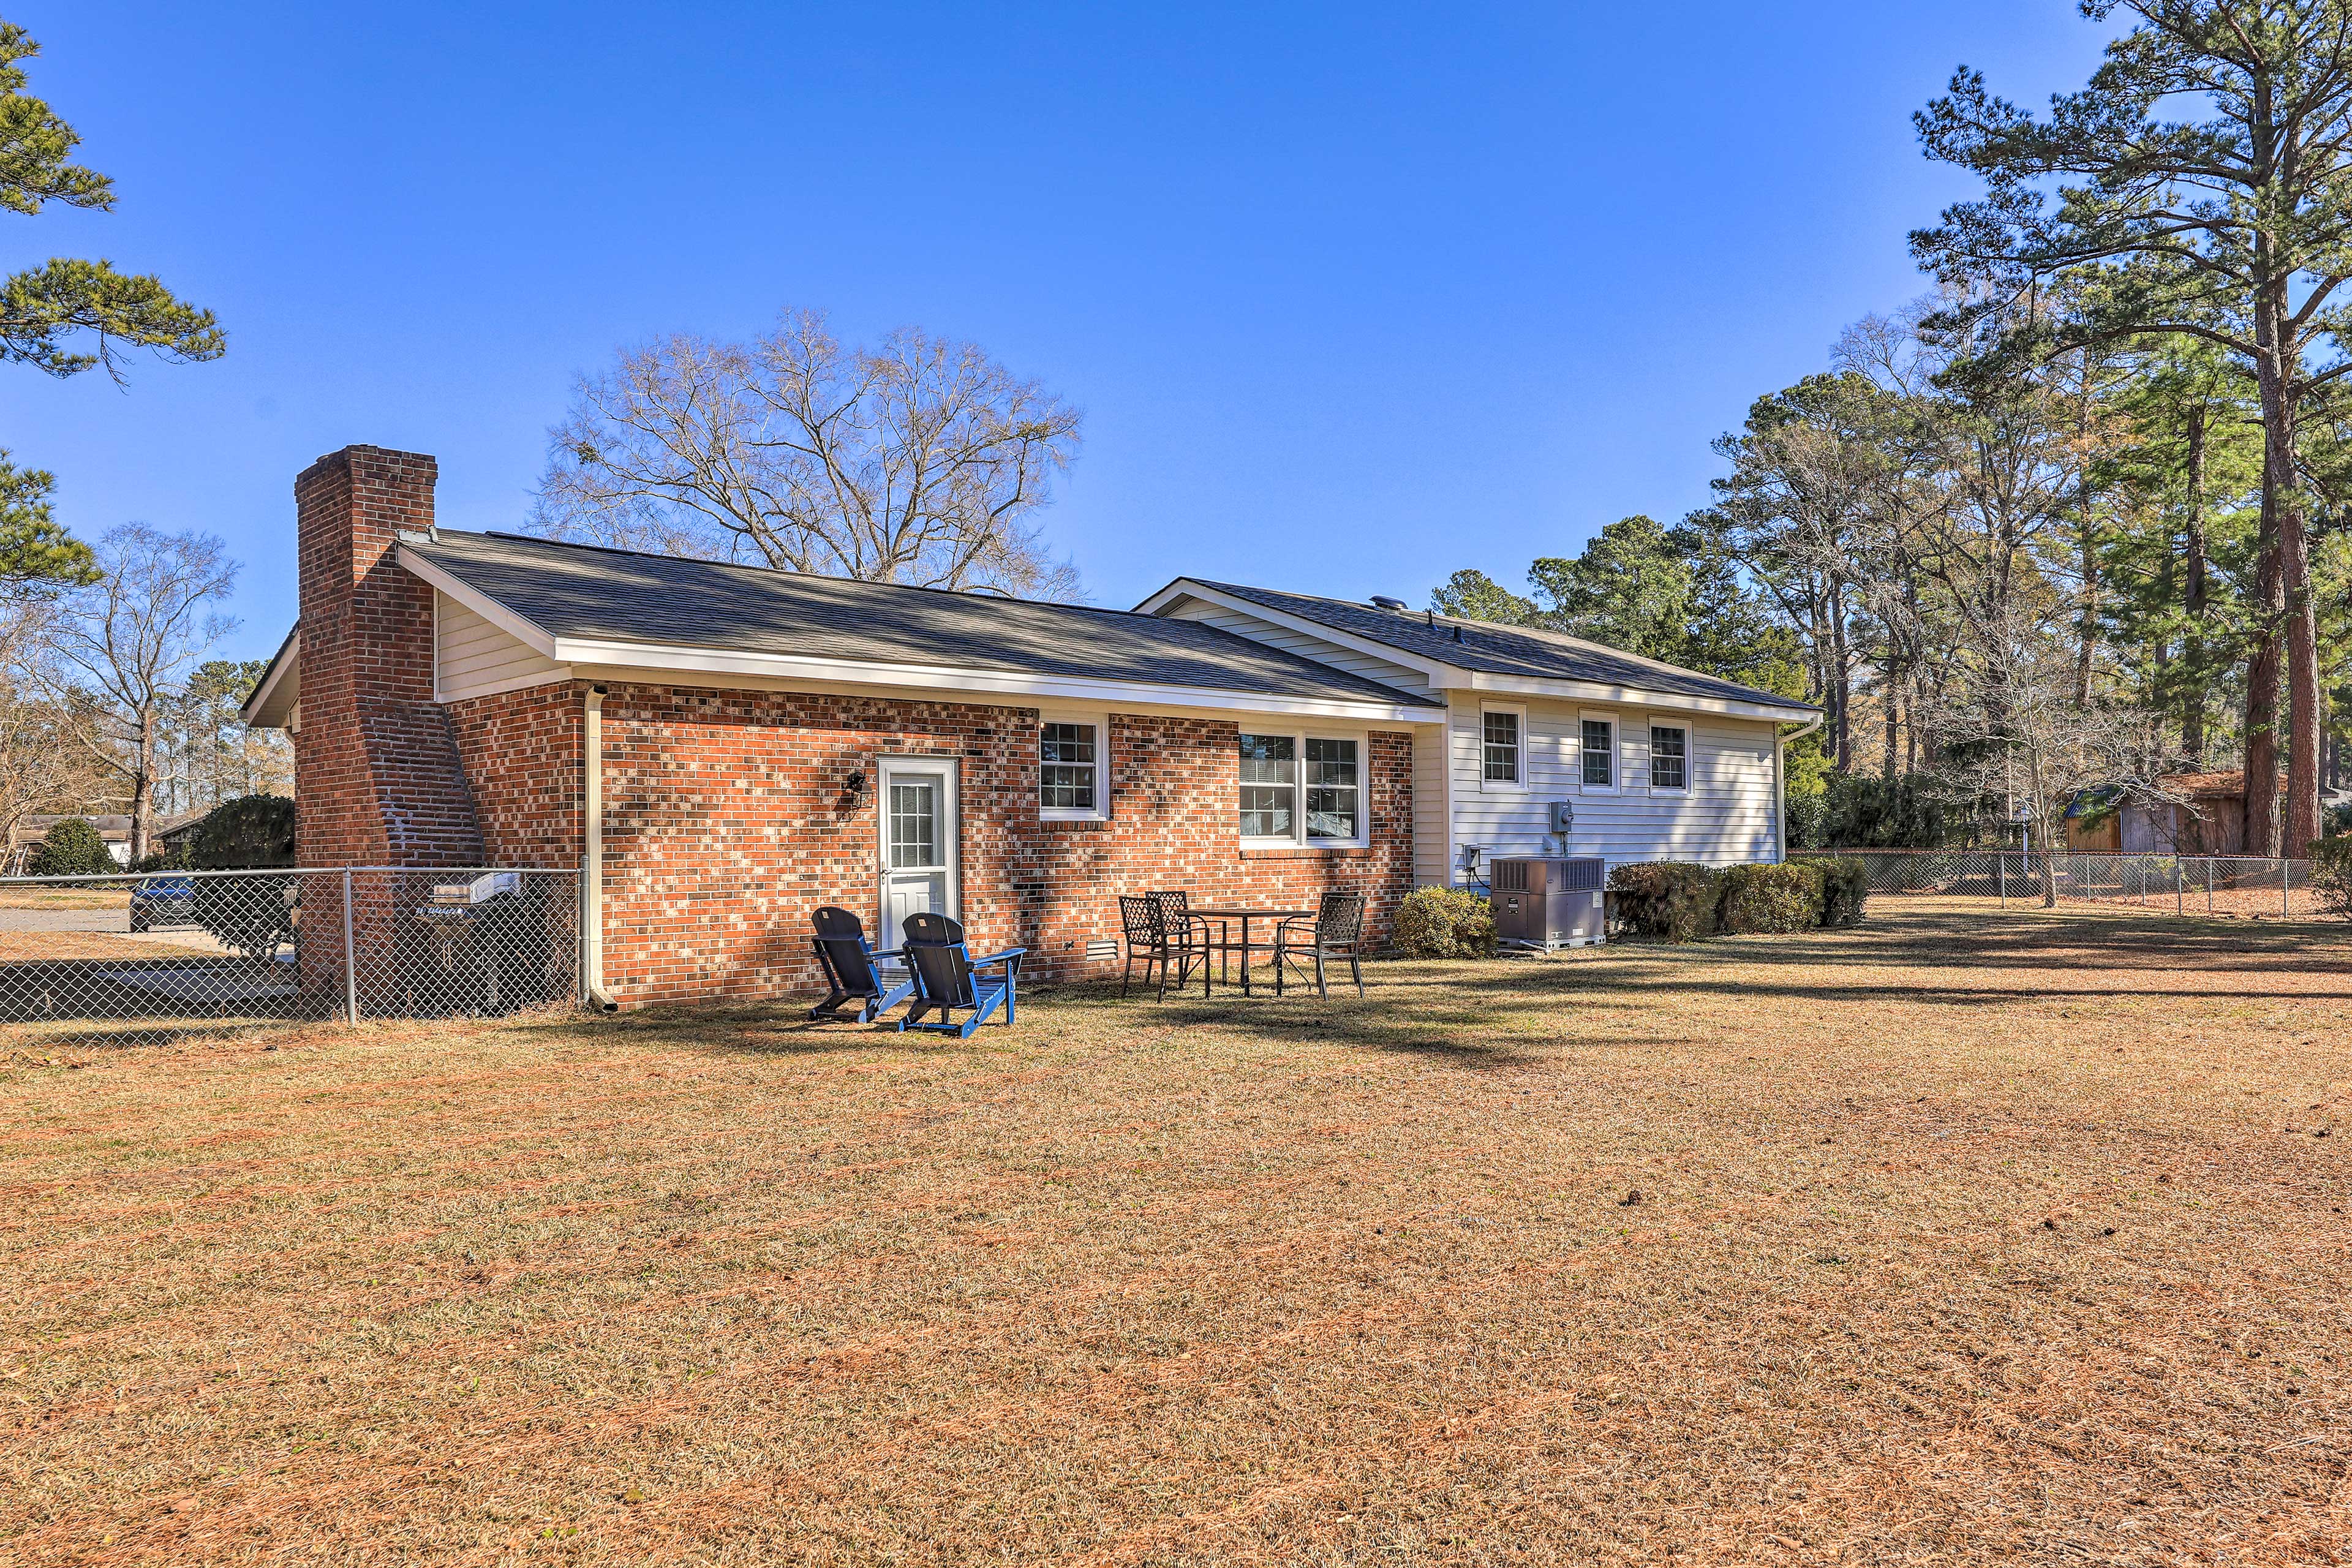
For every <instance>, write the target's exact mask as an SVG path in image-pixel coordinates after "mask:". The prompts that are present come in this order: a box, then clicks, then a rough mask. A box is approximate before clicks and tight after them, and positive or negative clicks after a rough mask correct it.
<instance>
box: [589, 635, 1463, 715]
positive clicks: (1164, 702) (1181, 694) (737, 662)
mask: <svg viewBox="0 0 2352 1568" xmlns="http://www.w3.org/2000/svg"><path fill="white" fill-rule="evenodd" d="M548 657H549V658H552V659H554V660H555V661H556V662H557V663H558V664H569V665H572V666H575V667H579V666H589V665H593V666H601V667H603V668H608V669H614V670H629V671H635V672H640V674H641V675H643V676H652V677H656V678H658V677H660V676H663V675H672V674H674V675H677V676H683V677H686V678H687V679H684V680H681V681H678V682H677V684H680V685H688V686H713V685H720V684H723V683H724V682H723V680H715V679H712V678H713V677H726V676H746V677H755V678H761V679H772V680H783V681H790V682H792V683H793V684H795V685H808V686H815V687H819V688H824V687H833V686H861V687H881V688H888V689H919V690H926V691H948V692H961V693H968V694H970V695H972V696H976V697H983V698H997V699H1001V700H1013V701H1015V702H1017V703H1018V704H1019V705H1020V706H1023V707H1034V706H1035V705H1036V704H1037V703H1039V702H1041V701H1044V702H1069V703H1077V704H1084V705H1088V706H1093V707H1098V708H1109V709H1116V710H1118V711H1120V712H1126V711H1128V710H1130V709H1133V708H1135V707H1137V706H1142V707H1149V708H1181V709H1192V710H1208V711H1217V712H1243V713H1286V714H1296V715H1298V716H1300V717H1302V718H1310V719H1354V720H1361V721H1369V722H1373V723H1383V724H1430V723H1436V722H1438V721H1439V719H1440V717H1441V716H1440V715H1439V713H1438V712H1437V711H1436V710H1433V709H1428V708H1423V707H1419V706H1409V705H1406V704H1403V703H1394V702H1377V701H1363V702H1351V701H1349V700H1346V699H1344V698H1323V697H1284V696H1279V695H1276V694H1274V693H1271V692H1262V691H1234V690H1226V689H1219V688H1214V687H1199V686H1163V685H1157V684H1153V683H1150V682H1146V681H1128V680H1099V679H1092V678H1090V677H1085V676H1066V675H1030V674H1024V673H1020V672H1016V671H1011V670H992V669H973V668H969V667H964V666H944V665H917V664H869V663H866V662H864V661H862V660H848V659H835V658H808V657H805V656H803V655H800V654H773V653H751V652H746V651H743V650H741V649H732V648H707V647H674V646H670V645H666V644H660V643H635V642H592V641H588V640H585V639H580V638H572V637H558V638H555V639H554V642H553V647H552V648H551V650H550V651H549V653H548Z"/></svg>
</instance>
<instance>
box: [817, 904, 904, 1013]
mask: <svg viewBox="0 0 2352 1568" xmlns="http://www.w3.org/2000/svg"><path fill="white" fill-rule="evenodd" d="M809 918H810V919H811V921H814V923H815V925H816V941H815V946H816V961H817V963H819V964H820V965H821V966H823V968H824V983H825V984H826V985H827V986H828V987H830V989H829V990H828V992H827V993H826V995H825V998H824V1001H822V1002H820V1003H818V1004H817V1005H815V1006H814V1007H812V1008H810V1009H809V1017H810V1018H811V1019H812V1020H814V1021H815V1022H817V1023H826V1022H830V1021H833V1020H835V1019H839V1018H841V1017H843V1016H845V1015H844V1014H843V1013H842V1009H843V1008H844V1007H845V1006H847V1005H849V1004H850V1003H852V1002H855V1003H856V1004H857V1021H858V1022H859V1023H861V1024H870V1023H872V1022H874V1020H875V1019H877V1018H878V1017H880V1016H882V1015H883V1014H885V1013H887V1012H888V1011H889V1010H890V1009H891V1008H893V1007H896V1006H897V1005H898V1004H899V1003H901V1002H904V1001H905V1000H906V999H907V998H908V997H909V996H912V995H913V994H915V982H914V979H913V977H912V976H911V975H910V976H909V977H908V978H907V979H906V980H904V981H901V982H900V983H899V984H896V985H889V986H886V985H884V984H883V982H882V974H881V972H880V971H879V970H878V969H877V968H876V967H875V960H877V959H882V958H896V957H898V950H897V949H895V948H893V949H891V950H889V951H887V952H876V951H875V949H874V948H873V946H872V945H871V944H870V943H868V942H866V923H865V922H864V921H860V920H859V919H858V918H857V917H856V915H854V914H852V913H850V912H849V911H848V910H845V909H842V908H840V907H839V906H837V905H834V904H827V905H825V906H824V908H823V909H821V910H817V911H816V913H814V915H812V916H810V917H809Z"/></svg>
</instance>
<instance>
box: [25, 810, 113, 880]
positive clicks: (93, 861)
mask: <svg viewBox="0 0 2352 1568" xmlns="http://www.w3.org/2000/svg"><path fill="white" fill-rule="evenodd" d="M119 870H121V867H120V866H118V865H116V864H115V863H114V856H113V854H112V853H111V852H110V851H109V850H108V848H107V847H106V840H105V839H103V838H101V837H99V836H98V829H97V828H95V827H93V826H90V823H89V818H88V817H82V816H68V817H67V818H66V819H65V820H64V821H62V822H59V823H58V824H56V825H55V826H52V827H51V828H50V829H49V831H48V834H47V837H43V838H42V840H41V847H39V848H38V849H37V850H35V851H34V852H33V863H32V865H31V867H30V868H29V872H30V874H31V875H33V876H36V877H98V876H107V875H110V874H111V873H113V872H116V871H119Z"/></svg>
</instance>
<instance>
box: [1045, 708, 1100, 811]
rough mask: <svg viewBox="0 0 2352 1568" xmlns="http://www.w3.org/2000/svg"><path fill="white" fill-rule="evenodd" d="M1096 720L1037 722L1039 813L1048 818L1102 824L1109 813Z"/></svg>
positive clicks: (1066, 719) (1098, 720) (1046, 720)
mask: <svg viewBox="0 0 2352 1568" xmlns="http://www.w3.org/2000/svg"><path fill="white" fill-rule="evenodd" d="M1107 729H1108V726H1106V725H1105V724H1104V723H1103V721H1101V720H1100V719H1098V718H1048V719H1045V720H1044V721H1041V722H1040V723H1039V724H1038V726H1037V815H1038V816H1040V817H1043V818H1044V819H1045V820H1046V821H1048V822H1100V821H1102V820H1104V819H1105V818H1107V817H1108V816H1109V815H1110V810H1109V807H1110V789H1109V784H1108V779H1107V777H1106V775H1105V773H1104V770H1103V762H1104V758H1105V753H1106V752H1107V751H1108V747H1107V746H1106V745H1105V743H1104V742H1105V735H1106V732H1107Z"/></svg>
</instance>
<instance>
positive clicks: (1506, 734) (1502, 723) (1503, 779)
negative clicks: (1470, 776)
mask: <svg viewBox="0 0 2352 1568" xmlns="http://www.w3.org/2000/svg"><path fill="white" fill-rule="evenodd" d="M1484 732H1485V747H1486V780H1487V782H1488V783H1490V784H1517V783H1518V782H1519V716H1518V715H1517V714H1516V713H1489V714H1487V715H1486V721H1485V724H1484Z"/></svg>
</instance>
